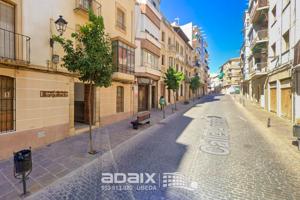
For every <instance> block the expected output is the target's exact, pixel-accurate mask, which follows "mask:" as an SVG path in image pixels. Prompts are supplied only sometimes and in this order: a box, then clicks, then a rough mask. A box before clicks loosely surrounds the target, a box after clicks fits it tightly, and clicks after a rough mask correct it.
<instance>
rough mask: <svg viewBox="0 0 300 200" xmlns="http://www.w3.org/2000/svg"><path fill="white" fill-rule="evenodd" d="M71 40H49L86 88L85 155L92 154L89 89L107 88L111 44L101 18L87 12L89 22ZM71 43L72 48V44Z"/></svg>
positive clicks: (57, 38) (111, 67) (110, 76)
mask: <svg viewBox="0 0 300 200" xmlns="http://www.w3.org/2000/svg"><path fill="white" fill-rule="evenodd" d="M71 37H72V39H64V38H62V37H61V36H53V37H52V38H53V40H54V41H56V42H58V43H59V44H61V46H62V47H63V49H64V52H65V55H64V56H63V58H62V61H63V62H64V64H63V66H64V67H66V68H67V69H68V71H70V72H73V73H75V74H77V75H78V78H79V79H80V80H81V81H83V82H84V83H88V84H89V101H88V109H89V141H90V151H89V153H91V154H95V153H96V151H95V150H94V149H93V142H92V88H93V85H95V86H99V87H109V86H110V85H111V80H112V74H113V72H114V67H113V56H112V47H111V40H110V38H109V37H108V35H107V34H106V33H105V28H104V23H103V18H102V17H101V16H99V17H98V16H96V15H95V14H94V13H93V12H92V11H91V10H90V11H89V22H88V23H87V24H85V25H82V26H80V28H79V31H78V32H75V33H72V34H71ZM73 41H75V44H74V42H73Z"/></svg>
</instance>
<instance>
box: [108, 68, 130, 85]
mask: <svg viewBox="0 0 300 200" xmlns="http://www.w3.org/2000/svg"><path fill="white" fill-rule="evenodd" d="M112 79H113V80H115V81H120V82H125V83H133V82H134V65H131V66H127V65H121V64H119V65H118V66H117V67H116V70H115V72H114V73H113V76H112Z"/></svg>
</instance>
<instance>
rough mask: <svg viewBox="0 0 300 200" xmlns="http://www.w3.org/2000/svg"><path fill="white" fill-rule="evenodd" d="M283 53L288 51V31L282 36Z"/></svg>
mask: <svg viewBox="0 0 300 200" xmlns="http://www.w3.org/2000/svg"><path fill="white" fill-rule="evenodd" d="M282 37H283V43H284V44H283V48H284V49H283V51H288V50H289V49H290V31H287V32H286V33H285V34H284V35H283V36H282Z"/></svg>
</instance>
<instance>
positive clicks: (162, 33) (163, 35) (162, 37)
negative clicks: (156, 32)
mask: <svg viewBox="0 0 300 200" xmlns="http://www.w3.org/2000/svg"><path fill="white" fill-rule="evenodd" d="M161 41H163V42H164V41H165V32H161Z"/></svg>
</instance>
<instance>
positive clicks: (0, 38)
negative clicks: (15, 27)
mask: <svg viewBox="0 0 300 200" xmlns="http://www.w3.org/2000/svg"><path fill="white" fill-rule="evenodd" d="M1 61H8V62H12V61H14V62H17V63H20V64H29V63H30V37H28V36H25V35H22V34H18V33H15V32H13V31H9V30H6V29H3V28H0V62H1Z"/></svg>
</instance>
